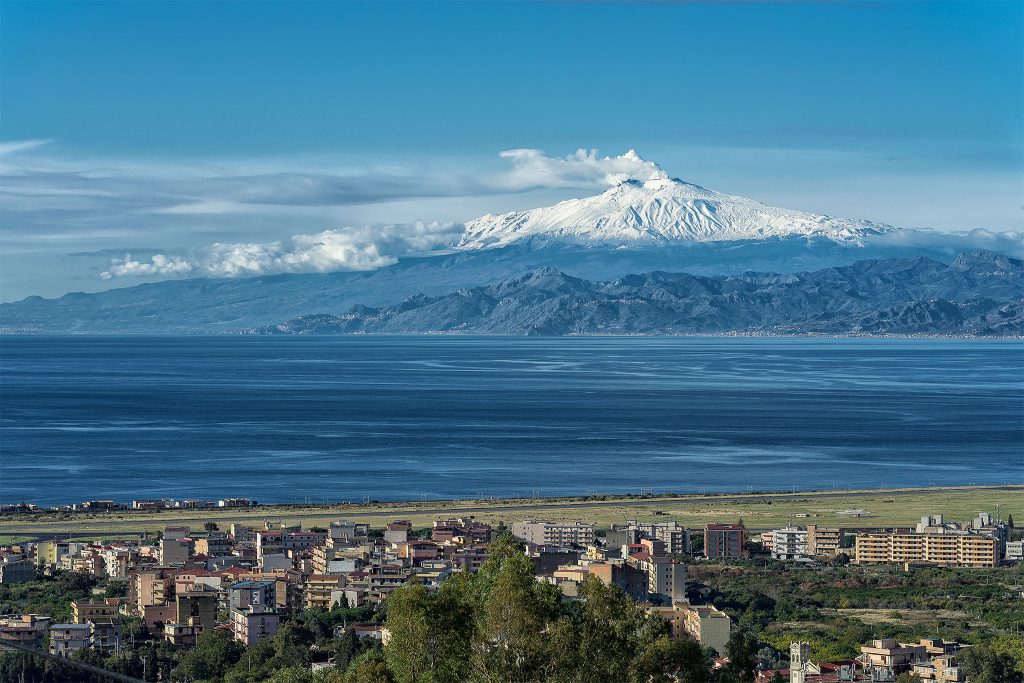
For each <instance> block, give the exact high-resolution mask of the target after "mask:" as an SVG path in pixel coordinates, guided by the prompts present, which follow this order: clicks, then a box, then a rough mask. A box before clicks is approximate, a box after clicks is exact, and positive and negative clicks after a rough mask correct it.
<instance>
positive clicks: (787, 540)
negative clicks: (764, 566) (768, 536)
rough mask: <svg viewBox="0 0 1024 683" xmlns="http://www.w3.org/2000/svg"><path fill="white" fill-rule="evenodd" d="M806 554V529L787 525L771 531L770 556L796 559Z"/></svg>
mask: <svg viewBox="0 0 1024 683" xmlns="http://www.w3.org/2000/svg"><path fill="white" fill-rule="evenodd" d="M807 556H808V552H807V529H806V528H805V527H800V526H787V527H785V528H783V529H776V530H775V531H773V532H772V557H773V558H775V559H776V560H798V559H803V558H806V557H807Z"/></svg>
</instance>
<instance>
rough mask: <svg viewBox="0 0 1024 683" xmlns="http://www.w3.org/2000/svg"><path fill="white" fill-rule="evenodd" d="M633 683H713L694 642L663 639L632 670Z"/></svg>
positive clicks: (646, 648) (647, 651) (653, 644)
mask: <svg viewBox="0 0 1024 683" xmlns="http://www.w3.org/2000/svg"><path fill="white" fill-rule="evenodd" d="M632 676H633V678H632V680H633V681H634V683H674V682H676V681H684V682H685V683H704V682H705V681H708V680H710V674H709V673H708V665H707V659H706V658H705V657H704V652H703V651H702V650H701V647H700V645H699V644H698V643H697V641H695V640H670V639H669V637H668V636H662V637H660V638H658V639H657V640H655V641H654V642H652V643H649V644H648V645H647V646H646V647H645V648H644V649H643V651H641V652H640V653H639V657H637V659H636V660H634V665H633V667H632Z"/></svg>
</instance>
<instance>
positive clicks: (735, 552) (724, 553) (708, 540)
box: [704, 524, 747, 559]
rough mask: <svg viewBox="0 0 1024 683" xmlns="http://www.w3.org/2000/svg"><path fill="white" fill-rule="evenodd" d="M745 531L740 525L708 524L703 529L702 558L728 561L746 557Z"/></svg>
mask: <svg viewBox="0 0 1024 683" xmlns="http://www.w3.org/2000/svg"><path fill="white" fill-rule="evenodd" d="M746 541H747V530H746V528H745V527H744V526H743V525H742V524H708V525H707V526H705V527H704V556H705V557H707V558H709V559H710V558H718V559H730V558H739V557H746V556H747V547H746Z"/></svg>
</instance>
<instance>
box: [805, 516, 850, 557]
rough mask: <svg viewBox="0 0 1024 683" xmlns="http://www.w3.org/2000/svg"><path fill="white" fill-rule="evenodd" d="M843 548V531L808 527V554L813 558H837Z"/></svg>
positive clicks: (814, 526)
mask: <svg viewBox="0 0 1024 683" xmlns="http://www.w3.org/2000/svg"><path fill="white" fill-rule="evenodd" d="M842 547H843V530H842V529H837V528H833V527H823V526H818V525H817V524H808V525H807V554H808V555H810V556H812V557H835V556H836V555H838V554H839V551H840V549H841V548H842Z"/></svg>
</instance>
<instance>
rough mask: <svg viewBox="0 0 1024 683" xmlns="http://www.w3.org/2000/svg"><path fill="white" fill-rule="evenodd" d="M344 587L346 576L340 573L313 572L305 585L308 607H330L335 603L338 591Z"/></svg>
mask: <svg viewBox="0 0 1024 683" xmlns="http://www.w3.org/2000/svg"><path fill="white" fill-rule="evenodd" d="M344 587H345V578H344V577H343V576H341V575H340V574H311V575H310V576H309V577H308V578H307V579H306V581H305V584H304V585H303V592H304V594H305V598H306V600H305V604H306V609H312V608H314V607H322V608H324V609H330V608H331V607H332V606H333V605H334V603H335V596H337V595H338V591H340V590H341V589H342V588H344Z"/></svg>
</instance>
